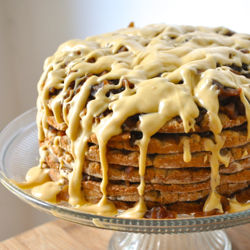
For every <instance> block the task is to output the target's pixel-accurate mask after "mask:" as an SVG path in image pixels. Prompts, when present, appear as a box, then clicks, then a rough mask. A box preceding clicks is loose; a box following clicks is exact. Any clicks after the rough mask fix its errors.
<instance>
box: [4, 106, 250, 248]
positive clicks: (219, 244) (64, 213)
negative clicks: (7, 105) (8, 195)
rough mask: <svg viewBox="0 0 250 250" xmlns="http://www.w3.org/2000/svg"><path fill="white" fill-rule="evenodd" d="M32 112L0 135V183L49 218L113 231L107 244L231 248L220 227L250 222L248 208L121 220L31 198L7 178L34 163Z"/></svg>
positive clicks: (35, 147) (21, 175) (20, 178)
mask: <svg viewBox="0 0 250 250" xmlns="http://www.w3.org/2000/svg"><path fill="white" fill-rule="evenodd" d="M36 112H37V110H36V108H33V109H31V110H29V111H27V112H26V113H24V114H22V115H21V116H19V117H17V118H16V119H15V120H13V121H12V122H11V123H10V124H9V125H8V126H7V127H6V128H5V129H4V130H3V131H2V132H1V134H0V181H1V183H2V184H3V185H4V186H5V187H6V188H7V189H9V190H10V191H11V192H12V193H14V194H15V195H16V196H18V197H19V198H20V199H21V200H23V201H25V202H27V203H28V204H30V205H31V206H33V207H35V208H37V209H39V210H41V211H43V212H46V213H48V214H51V215H54V216H55V217H58V218H60V219H64V220H67V221H71V222H74V223H78V224H82V225H84V226H90V227H98V228H102V229H108V230H115V231H117V232H116V233H115V234H114V235H113V237H112V238H111V240H110V242H109V249H112V250H114V249H130V250H134V249H148V250H149V249H154V250H157V249H163V248H164V249H182V250H184V249H192V250H194V249H204V250H205V249H209V250H211V249H216V250H219V249H220V250H221V249H224V250H225V249H232V246H231V242H230V240H229V238H228V237H227V235H226V233H225V232H224V231H223V230H221V229H224V228H228V227H233V226H238V225H242V224H246V223H249V222H250V210H248V211H244V212H239V213H233V214H225V215H217V216H210V217H202V218H194V217H191V216H180V217H178V218H177V219H164V220H151V219H122V218H116V217H104V216H98V215H93V214H88V213H84V212H79V211H76V210H73V209H71V208H70V207H69V206H68V205H67V204H66V203H65V204H60V205H54V204H51V203H48V202H44V201H41V200H38V199H36V198H34V197H33V196H32V195H31V194H30V193H29V192H28V191H23V190H22V189H20V188H18V187H17V186H15V185H14V184H12V183H11V182H10V181H9V179H14V180H16V181H19V182H22V181H24V180H25V179H24V177H25V175H26V173H27V171H28V169H29V168H31V167H34V166H36V165H37V164H38V157H39V155H38V139H37V128H36V122H35V118H36Z"/></svg>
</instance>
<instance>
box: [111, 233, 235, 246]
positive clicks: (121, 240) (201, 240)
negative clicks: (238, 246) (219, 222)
mask: <svg viewBox="0 0 250 250" xmlns="http://www.w3.org/2000/svg"><path fill="white" fill-rule="evenodd" d="M108 249H109V250H118V249H119V250H136V249H140V250H141V249H143V250H160V249H168V250H172V249H175V250H176V249H181V250H190V249H192V250H231V249H232V244H231V241H230V240H229V238H228V237H227V234H226V233H225V232H224V231H223V230H220V231H211V232H202V233H190V234H166V235H163V234H133V233H121V232H116V233H114V235H113V236H112V238H111V240H110V242H109V247H108Z"/></svg>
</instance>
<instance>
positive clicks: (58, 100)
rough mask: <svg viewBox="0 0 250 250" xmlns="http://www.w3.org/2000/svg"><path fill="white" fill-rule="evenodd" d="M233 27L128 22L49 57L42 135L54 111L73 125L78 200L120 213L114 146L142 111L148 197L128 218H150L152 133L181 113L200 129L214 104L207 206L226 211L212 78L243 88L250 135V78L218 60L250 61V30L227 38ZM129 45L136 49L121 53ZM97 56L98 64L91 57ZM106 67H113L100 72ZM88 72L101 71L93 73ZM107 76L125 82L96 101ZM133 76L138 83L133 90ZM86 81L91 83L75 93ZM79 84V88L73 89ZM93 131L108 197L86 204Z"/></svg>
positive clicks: (72, 178)
mask: <svg viewBox="0 0 250 250" xmlns="http://www.w3.org/2000/svg"><path fill="white" fill-rule="evenodd" d="M227 33H228V30H227V29H226V28H214V29H210V28H204V27H190V26H167V25H164V24H158V25H149V26H146V27H144V28H142V29H139V28H127V29H122V30H118V31H117V32H113V33H107V34H104V35H101V36H93V37H88V38H86V39H85V40H71V41H68V42H66V43H64V44H62V45H61V46H60V47H59V48H58V50H57V52H56V53H55V54H54V55H53V56H52V57H49V58H48V59H47V60H46V61H45V64H44V73H43V75H42V77H41V79H40V81H39V83H38V92H39V97H38V100H37V106H38V115H37V124H38V128H39V140H40V141H43V140H44V135H46V134H47V133H48V127H49V125H48V123H47V118H48V116H51V115H54V116H55V118H56V121H57V122H58V123H62V122H65V123H66V124H67V126H68V129H67V131H66V133H67V135H68V136H69V138H70V139H71V141H72V144H71V145H72V146H71V148H72V152H71V153H72V155H73V157H74V166H73V172H72V173H71V174H70V175H69V176H68V179H69V195H70V200H69V203H70V204H71V205H73V206H77V207H78V209H81V210H83V211H86V212H90V213H95V214H102V215H113V214H116V213H117V211H116V208H115V206H114V204H113V203H111V202H110V201H108V200H107V197H106V187H107V184H108V176H107V172H108V162H107V159H106V144H107V142H108V140H109V139H110V138H111V137H112V136H115V135H118V134H120V133H121V132H122V129H121V126H122V124H123V123H124V121H125V120H126V119H127V118H128V117H130V116H132V115H134V114H141V115H140V127H139V129H140V130H141V131H142V133H143V137H142V139H141V140H139V141H137V142H136V144H137V145H138V146H139V148H140V159H139V173H140V176H141V184H140V186H139V187H138V192H139V194H140V201H139V202H138V204H137V205H136V207H135V208H133V209H132V210H130V211H127V212H125V213H124V215H123V216H124V217H133V218H134V217H139V218H142V217H143V215H144V212H142V211H144V210H145V203H144V201H143V193H144V186H145V183H144V174H145V158H146V154H147V147H148V143H149V139H150V137H151V136H152V135H154V134H155V133H156V132H157V131H158V130H159V129H160V128H161V127H162V126H163V125H164V124H165V123H166V122H168V121H169V120H171V119H172V118H173V117H175V116H180V117H181V119H182V121H183V124H184V130H185V132H186V133H188V132H189V130H190V129H194V124H195V118H197V117H198V115H199V110H198V106H199V107H203V108H205V109H206V110H207V113H208V115H209V118H210V130H211V131H212V132H213V133H214V135H215V139H216V143H213V142H212V141H209V140H208V141H207V151H211V152H212V156H211V158H210V163H211V169H212V175H211V177H212V178H211V186H212V192H211V194H210V196H209V198H208V200H207V202H206V204H205V206H204V211H210V210H212V209H214V208H218V209H219V210H222V208H221V205H220V204H219V199H220V197H219V195H218V194H217V193H216V192H215V188H216V186H217V185H218V184H219V174H218V167H219V162H223V163H224V164H228V159H227V157H222V156H221V155H220V154H219V150H220V149H221V147H222V146H223V143H224V141H223V138H221V137H220V136H219V135H218V134H219V133H220V132H221V130H222V125H221V122H220V119H219V117H218V111H219V101H218V91H217V88H216V86H215V85H213V84H212V81H213V80H215V81H217V82H219V83H220V84H222V85H224V86H226V87H231V88H235V89H238V88H240V89H241V94H240V99H241V101H242V103H243V104H244V106H245V109H246V116H247V119H248V138H249V137H250V122H249V120H250V107H249V103H248V101H247V99H248V100H250V89H249V83H250V80H249V79H247V78H246V77H244V76H240V75H237V74H234V73H233V72H231V70H230V68H229V67H227V66H225V67H222V68H216V67H217V66H216V65H217V64H220V65H232V64H235V65H237V66H239V67H241V66H242V62H243V63H245V64H247V65H249V63H250V54H248V53H247V54H244V53H242V52H240V51H239V49H241V48H244V49H249V48H250V40H249V38H250V36H249V35H245V34H234V35H232V36H226V35H225V34H227ZM123 46H125V47H126V48H127V50H128V51H125V52H120V53H117V52H118V51H119V49H120V48H121V47H123ZM93 58H94V61H95V62H91V60H92V59H93ZM88 61H89V62H88ZM92 61H93V60H92ZM105 70H106V71H108V73H107V74H104V75H101V76H99V75H100V74H101V73H102V72H103V71H105ZM88 73H91V74H93V75H92V76H90V77H86V75H87V74H88ZM162 73H163V74H162ZM159 74H162V75H161V77H156V76H158V75H159ZM106 79H110V80H114V79H120V81H119V84H118V85H111V84H107V85H104V86H103V87H102V88H100V89H99V90H98V91H97V93H96V94H95V99H94V100H91V101H89V102H88V97H89V94H90V91H91V87H92V86H94V85H97V84H100V83H101V82H102V81H104V80H106ZM125 79H126V80H127V81H129V82H130V83H131V84H133V85H134V87H133V88H130V87H129V86H128V84H127V82H126V81H125ZM82 81H84V84H83V85H82V87H81V89H80V91H79V92H78V93H77V94H75V95H74V91H75V90H76V88H77V87H78V85H79V84H80V83H81V82H82ZM180 81H183V84H178V83H179V82H180ZM72 82H74V89H72V90H70V91H68V87H69V86H70V84H71V83H72ZM124 82H125V90H124V91H122V92H120V93H117V94H112V93H111V94H110V95H109V96H106V93H107V92H108V91H109V90H110V89H119V88H121V87H122V84H123V83H124ZM51 88H55V89H57V90H61V92H60V93H59V94H57V95H56V96H55V97H54V99H53V101H52V103H51V107H52V110H50V109H49V107H48V103H49V98H50V97H49V92H50V89H51ZM85 107H86V108H87V109H86V110H85V111H86V112H84V108H85ZM107 109H108V110H111V111H112V112H111V113H110V114H109V115H107V116H105V117H104V116H103V117H101V118H100V122H99V124H97V123H93V118H95V117H98V116H100V115H101V114H102V113H103V112H104V111H105V110H107ZM92 133H95V134H96V136H97V139H98V143H99V148H100V159H101V165H102V173H103V180H102V183H101V191H102V193H103V198H102V200H101V201H100V202H99V203H98V204H97V205H90V204H87V205H86V200H85V198H84V193H83V192H82V191H81V179H82V170H81V166H82V165H83V163H84V160H85V159H84V156H85V152H86V151H87V148H88V144H87V140H88V138H89V137H90V136H91V134H92ZM190 159H191V158H190V152H189V144H188V140H185V143H184V160H185V161H189V160H190ZM206 160H207V159H204V161H206ZM47 191H48V192H49V190H47ZM138 211H140V212H139V213H138Z"/></svg>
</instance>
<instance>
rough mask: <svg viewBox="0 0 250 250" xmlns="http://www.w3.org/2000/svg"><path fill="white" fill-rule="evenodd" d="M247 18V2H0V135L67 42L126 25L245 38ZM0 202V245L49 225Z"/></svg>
mask: <svg viewBox="0 0 250 250" xmlns="http://www.w3.org/2000/svg"><path fill="white" fill-rule="evenodd" d="M249 12H250V1H247V0H245V1H244V0H238V1H233V0H228V1H224V0H223V1H221V0H210V1H201V0H200V1H199V0H189V1H178V0H172V1H160V0H150V1H149V0H144V1H143V0H120V1H118V0H105V1H104V0H53V1H49V0H33V1H32V0H0V130H1V129H3V127H4V126H5V125H7V124H8V123H9V122H10V121H11V120H12V119H13V118H15V117H16V116H18V115H19V114H21V113H23V112H24V111H26V110H28V109H30V108H32V107H34V106H35V103H36V98H37V92H36V84H37V82H38V80H39V77H40V75H41V73H42V66H43V61H44V59H45V58H46V57H47V56H50V55H52V54H53V53H54V52H55V50H56V49H57V47H58V45H59V44H60V43H62V42H64V41H66V40H68V39H72V38H85V37H86V36H90V35H96V34H100V33H104V32H108V31H113V30H116V29H119V28H124V27H127V26H128V24H129V23H130V22H131V21H134V22H135V25H136V26H138V27H142V26H144V25H147V24H151V23H167V24H185V25H195V26H198V25H203V26H208V27H216V26H226V27H228V28H230V29H232V30H235V31H237V32H244V33H250V14H249ZM0 143H1V142H0ZM0 197H1V199H0V241H1V240H3V239H6V238H7V237H11V236H13V235H15V234H18V233H20V232H22V231H23V230H27V229H29V228H31V227H33V226H35V225H38V224H40V223H43V222H45V221H48V220H50V219H52V217H50V216H48V215H45V214H43V213H41V212H39V211H36V210H35V209H33V208H31V207H29V206H28V205H26V204H24V203H23V202H21V201H19V200H18V199H17V198H16V197H15V196H14V195H12V194H11V193H10V192H9V191H8V190H6V189H5V188H4V187H3V186H2V185H1V184H0Z"/></svg>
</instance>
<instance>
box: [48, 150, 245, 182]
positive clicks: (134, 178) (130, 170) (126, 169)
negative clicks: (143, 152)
mask: <svg viewBox="0 0 250 250" xmlns="http://www.w3.org/2000/svg"><path fill="white" fill-rule="evenodd" d="M46 162H47V164H48V165H49V166H50V167H51V168H52V169H59V167H60V162H59V160H58V159H57V158H56V157H55V156H53V155H52V154H49V155H48V156H47V157H46ZM66 166H68V168H67V167H66ZM247 169H250V158H246V159H243V160H239V161H235V162H232V163H231V164H230V165H229V166H228V167H224V166H221V167H220V169H219V173H220V174H221V175H222V176H224V175H225V176H227V175H228V174H233V173H238V172H241V171H242V170H247ZM63 171H68V172H71V171H72V166H70V165H68V164H67V163H66V162H65V168H64V170H63ZM82 172H83V174H87V175H89V176H93V177H96V178H100V179H102V169H101V164H100V163H99V162H92V161H86V162H85V164H84V165H83V167H82ZM242 174H243V175H244V172H243V173H242ZM210 175H211V171H210V169H209V168H202V169H197V168H188V169H163V168H154V167H147V168H146V173H145V176H144V179H145V182H146V183H159V184H161V183H162V184H186V183H197V182H204V181H207V180H209V179H210ZM108 178H109V180H115V181H120V180H121V181H128V182H140V175H139V170H138V168H136V167H130V166H121V165H115V164H110V165H109V172H108ZM222 178H224V177H222ZM236 178H237V176H236Z"/></svg>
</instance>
